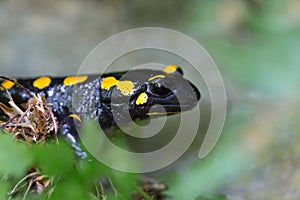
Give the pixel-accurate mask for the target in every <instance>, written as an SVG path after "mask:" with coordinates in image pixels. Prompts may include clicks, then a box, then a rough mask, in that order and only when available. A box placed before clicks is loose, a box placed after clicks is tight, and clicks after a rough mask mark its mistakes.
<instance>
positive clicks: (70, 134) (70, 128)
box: [59, 117, 87, 159]
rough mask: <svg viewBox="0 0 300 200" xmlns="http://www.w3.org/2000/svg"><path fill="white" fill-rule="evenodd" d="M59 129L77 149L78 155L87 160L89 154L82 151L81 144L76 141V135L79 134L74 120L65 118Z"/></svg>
mask: <svg viewBox="0 0 300 200" xmlns="http://www.w3.org/2000/svg"><path fill="white" fill-rule="evenodd" d="M59 129H60V130H59V132H60V133H61V134H62V135H63V136H64V137H65V138H66V140H67V141H68V142H69V143H70V144H71V145H72V147H73V148H74V149H75V151H76V155H77V156H78V157H80V158H82V159H85V158H86V157H87V154H86V152H84V151H83V150H82V149H81V147H80V144H79V143H78V142H77V140H76V135H78V133H77V130H76V128H75V124H74V121H73V119H72V118H70V117H67V118H65V119H64V120H63V123H62V124H61V126H60V128H59Z"/></svg>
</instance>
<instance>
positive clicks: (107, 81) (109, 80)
mask: <svg viewBox="0 0 300 200" xmlns="http://www.w3.org/2000/svg"><path fill="white" fill-rule="evenodd" d="M117 83H118V80H117V79H116V78H115V77H112V76H111V77H106V78H104V79H103V80H102V82H101V89H106V90H109V89H110V88H111V87H113V86H115V85H116V84H117Z"/></svg>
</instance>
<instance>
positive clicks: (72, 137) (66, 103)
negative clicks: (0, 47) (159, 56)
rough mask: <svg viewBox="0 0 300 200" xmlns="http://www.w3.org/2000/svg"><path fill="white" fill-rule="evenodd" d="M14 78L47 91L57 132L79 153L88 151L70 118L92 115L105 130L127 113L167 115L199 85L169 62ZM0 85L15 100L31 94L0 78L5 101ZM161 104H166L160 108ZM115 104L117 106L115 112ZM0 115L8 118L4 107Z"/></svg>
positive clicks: (187, 103)
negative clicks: (161, 67) (160, 67)
mask: <svg viewBox="0 0 300 200" xmlns="http://www.w3.org/2000/svg"><path fill="white" fill-rule="evenodd" d="M17 81H18V83H20V84H21V85H23V86H24V87H25V88H28V89H29V90H30V91H32V92H33V93H43V94H44V95H45V97H46V100H47V102H49V103H51V104H52V109H53V113H54V115H55V117H56V119H57V121H58V126H59V132H60V134H62V135H64V136H65V137H66V139H67V140H68V141H69V142H70V143H71V145H72V146H73V147H74V148H75V150H76V152H77V154H78V155H79V156H80V157H85V156H86V155H85V153H84V152H83V151H82V150H81V148H80V146H79V145H78V143H77V142H76V138H77V137H76V135H77V131H76V128H75V123H74V120H78V121H81V120H87V119H94V120H97V121H98V122H99V124H100V126H101V127H102V128H103V129H104V130H107V129H111V128H113V127H116V126H117V124H116V121H118V122H120V121H121V122H123V123H126V122H128V121H130V120H131V119H133V120H135V119H145V118H147V117H149V116H150V115H160V114H165V113H166V114H168V115H171V114H176V113H178V112H181V111H184V110H189V109H191V108H193V107H194V106H195V105H196V104H197V102H198V100H199V99H200V92H199V90H198V89H197V88H196V87H195V86H194V85H193V84H192V83H190V82H189V81H187V80H185V79H184V78H183V72H182V69H181V68H180V67H178V66H175V65H169V66H167V67H166V68H165V69H164V70H162V71H161V70H150V69H138V70H132V71H129V73H127V72H116V73H108V74H103V75H88V76H85V75H81V76H67V77H63V78H51V77H48V76H42V77H38V78H34V79H32V78H30V79H17ZM4 88H5V89H7V90H8V91H9V93H10V95H11V96H12V98H13V99H14V101H15V103H16V104H17V105H21V104H22V103H24V102H26V101H27V100H28V98H30V96H29V94H28V93H26V92H25V91H24V89H22V88H20V87H16V85H15V83H13V82H11V81H9V80H2V82H1V81H0V102H2V103H4V104H8V101H9V98H8V95H7V93H6V92H5V91H4ZM1 90H2V91H1ZM179 99H181V100H180V101H179ZM157 105H160V106H157ZM162 106H163V108H164V110H162V109H161V108H162ZM113 107H115V108H117V110H120V111H121V112H120V113H117V114H116V115H114V116H113V114H112V108H113ZM150 108H151V109H150ZM124 110H125V111H127V112H125V113H127V114H128V113H129V114H130V117H131V119H130V117H128V116H126V115H123V114H122V113H123V111H124ZM0 119H2V120H3V119H8V118H7V116H6V115H5V114H4V113H3V112H2V111H0Z"/></svg>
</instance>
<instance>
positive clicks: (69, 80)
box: [64, 76, 88, 86]
mask: <svg viewBox="0 0 300 200" xmlns="http://www.w3.org/2000/svg"><path fill="white" fill-rule="evenodd" d="M87 78H88V77H87V76H68V77H66V78H65V80H64V85H66V86H70V85H75V84H77V83H82V82H84V81H86V80H87Z"/></svg>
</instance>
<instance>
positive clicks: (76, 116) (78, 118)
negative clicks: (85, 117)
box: [69, 113, 81, 122]
mask: <svg viewBox="0 0 300 200" xmlns="http://www.w3.org/2000/svg"><path fill="white" fill-rule="evenodd" d="M69 117H73V118H75V119H77V120H78V121H80V122H81V118H80V117H79V116H78V115H76V114H74V113H73V114H71V115H69Z"/></svg>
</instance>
